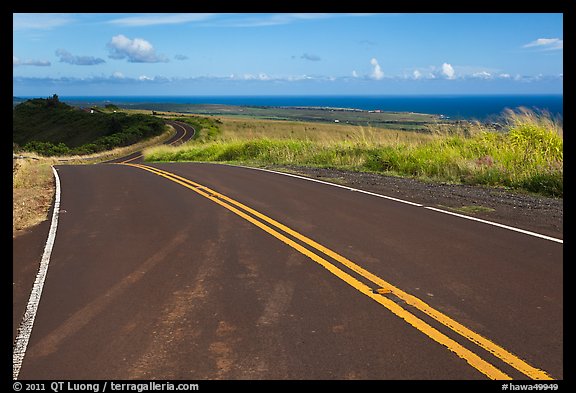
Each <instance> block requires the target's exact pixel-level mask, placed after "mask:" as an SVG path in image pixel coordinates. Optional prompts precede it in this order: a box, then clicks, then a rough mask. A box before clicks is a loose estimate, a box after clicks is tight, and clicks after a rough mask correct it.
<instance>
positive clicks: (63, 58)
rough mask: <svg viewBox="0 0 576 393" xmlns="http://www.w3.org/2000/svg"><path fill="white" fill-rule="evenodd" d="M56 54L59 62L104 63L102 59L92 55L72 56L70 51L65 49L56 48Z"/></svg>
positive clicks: (79, 63)
mask: <svg viewBox="0 0 576 393" xmlns="http://www.w3.org/2000/svg"><path fill="white" fill-rule="evenodd" d="M56 56H58V57H59V58H60V62H61V63H68V64H74V65H96V64H101V63H106V61H105V60H104V59H100V58H98V57H93V56H74V55H72V53H70V52H68V51H67V50H65V49H57V50H56Z"/></svg>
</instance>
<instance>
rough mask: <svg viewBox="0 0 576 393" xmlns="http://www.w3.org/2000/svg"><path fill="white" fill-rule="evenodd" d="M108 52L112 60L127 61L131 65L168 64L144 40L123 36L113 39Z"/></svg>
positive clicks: (165, 59)
mask: <svg viewBox="0 0 576 393" xmlns="http://www.w3.org/2000/svg"><path fill="white" fill-rule="evenodd" d="M107 46H108V50H109V52H110V54H109V55H108V57H110V58H111V59H117V60H121V59H126V60H128V62H130V63H160V62H167V61H168V59H167V58H166V57H164V56H161V55H160V56H159V55H157V54H156V50H155V49H154V47H153V46H152V44H151V43H149V42H148V41H146V40H144V39H142V38H134V39H130V38H128V37H126V36H124V35H122V34H119V35H116V36H114V37H112V40H111V41H110V42H109V43H108V45H107Z"/></svg>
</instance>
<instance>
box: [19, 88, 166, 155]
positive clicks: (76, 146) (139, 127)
mask: <svg viewBox="0 0 576 393" xmlns="http://www.w3.org/2000/svg"><path fill="white" fill-rule="evenodd" d="M107 109H108V111H107V113H105V112H103V111H101V110H99V109H98V108H87V109H80V108H75V107H72V106H69V105H67V104H65V103H63V102H61V101H60V100H59V99H58V96H57V95H54V96H52V97H49V98H46V99H43V98H35V99H31V100H27V101H24V102H22V103H20V104H18V105H16V106H15V107H14V110H13V128H12V140H13V143H14V145H15V148H16V149H17V150H18V149H22V150H25V151H33V152H36V153H38V154H41V155H45V156H54V155H74V154H91V153H96V152H99V151H104V150H109V149H112V148H115V147H122V146H127V145H131V144H133V143H136V142H138V141H141V140H143V139H146V138H149V137H153V136H156V135H160V134H161V133H162V132H163V131H164V121H163V120H162V119H159V118H156V117H153V116H149V115H143V114H135V115H127V114H125V113H114V112H110V111H111V110H112V109H113V108H107Z"/></svg>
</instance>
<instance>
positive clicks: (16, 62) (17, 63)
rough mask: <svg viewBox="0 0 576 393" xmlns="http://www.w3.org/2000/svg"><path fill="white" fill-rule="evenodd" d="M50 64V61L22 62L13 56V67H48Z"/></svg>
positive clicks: (32, 60)
mask: <svg viewBox="0 0 576 393" xmlns="http://www.w3.org/2000/svg"><path fill="white" fill-rule="evenodd" d="M50 64H51V63H50V62H49V61H48V60H34V59H28V60H22V59H19V58H17V57H16V56H14V55H12V67H19V66H37V67H48V66H50Z"/></svg>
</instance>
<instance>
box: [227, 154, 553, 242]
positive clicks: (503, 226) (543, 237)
mask: <svg viewBox="0 0 576 393" xmlns="http://www.w3.org/2000/svg"><path fill="white" fill-rule="evenodd" d="M224 165H229V166H236V167H239V168H247V169H254V170H257V171H264V172H270V173H276V174H278V175H284V176H290V177H296V178H298V179H303V180H308V181H313V182H316V183H321V184H327V185H329V186H333V187H340V188H344V189H346V190H349V191H355V192H361V193H363V194H368V195H372V196H376V197H379V198H385V199H390V200H392V201H396V202H401V203H406V204H408V205H412V206H417V207H423V208H425V209H428V210H433V211H436V212H439V213H444V214H450V215H452V216H456V217H460V218H465V219H467V220H472V221H477V222H481V223H483V224H488V225H493V226H496V227H500V228H504V229H508V230H510V231H515V232H520V233H523V234H525V235H530V236H534V237H539V238H541V239H545V240H550V241H553V242H556V243H562V244H564V240H562V239H557V238H555V237H551V236H546V235H542V234H540V233H536V232H531V231H527V230H525V229H520V228H515V227H512V226H509V225H504V224H500V223H497V222H493V221H488V220H482V219H480V218H476V217H470V216H466V215H464V214H458V213H454V212H450V211H447V210H442V209H438V208H435V207H430V206H424V205H422V204H419V203H414V202H410V201H406V200H403V199H398V198H393V197H390V196H386V195H382V194H376V193H374V192H370V191H365V190H359V189H357V188H352V187H348V186H343V185H340V184H335V183H329V182H326V181H322V180H317V179H312V178H309V177H305V176H300V175H294V174H292V173H285V172H277V171H273V170H270V169H264V168H255V167H248V166H243V165H233V164H224Z"/></svg>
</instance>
